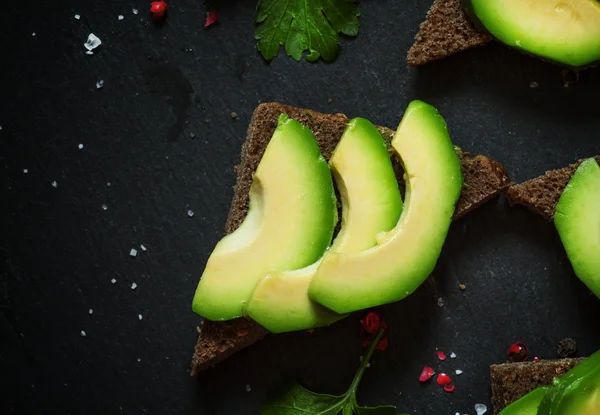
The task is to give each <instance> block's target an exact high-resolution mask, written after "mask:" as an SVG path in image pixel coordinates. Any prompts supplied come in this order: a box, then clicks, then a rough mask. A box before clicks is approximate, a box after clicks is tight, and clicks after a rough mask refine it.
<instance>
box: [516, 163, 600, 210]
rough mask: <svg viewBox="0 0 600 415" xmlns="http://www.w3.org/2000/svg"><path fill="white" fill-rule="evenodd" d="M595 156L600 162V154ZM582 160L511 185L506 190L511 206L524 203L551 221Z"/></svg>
mask: <svg viewBox="0 0 600 415" xmlns="http://www.w3.org/2000/svg"><path fill="white" fill-rule="evenodd" d="M595 158H596V161H597V162H598V163H599V164H600V156H596V157H595ZM582 162H583V160H579V161H577V162H575V163H573V164H570V165H569V166H567V167H563V168H562V169H556V170H550V171H547V172H546V173H545V174H544V175H542V176H540V177H536V178H535V179H531V180H527V181H526V182H523V183H519V184H515V185H513V186H511V187H509V188H508V189H507V191H506V197H507V198H508V202H509V203H510V205H511V206H514V205H523V206H525V207H527V208H528V209H530V210H532V211H533V212H535V213H537V214H538V215H540V216H542V217H543V218H544V219H546V220H547V221H551V220H552V219H553V218H554V212H555V210H556V204H557V203H558V200H559V199H560V196H561V195H562V192H563V190H565V187H566V186H567V183H569V180H571V177H573V174H574V173H575V170H577V167H579V165H580V164H581V163H582Z"/></svg>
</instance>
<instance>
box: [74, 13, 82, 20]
mask: <svg viewBox="0 0 600 415" xmlns="http://www.w3.org/2000/svg"><path fill="white" fill-rule="evenodd" d="M73 17H74V18H75V20H79V19H81V16H80V15H78V14H76V15H75V16H73Z"/></svg>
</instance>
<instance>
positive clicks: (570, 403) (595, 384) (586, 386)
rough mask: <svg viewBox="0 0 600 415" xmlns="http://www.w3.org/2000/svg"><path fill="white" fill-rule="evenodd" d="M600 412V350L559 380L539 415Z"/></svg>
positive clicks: (594, 414)
mask: <svg viewBox="0 0 600 415" xmlns="http://www.w3.org/2000/svg"><path fill="white" fill-rule="evenodd" d="M599 413H600V351H597V352H596V353H594V354H593V355H592V356H590V357H588V358H587V359H585V360H583V361H582V362H581V363H579V364H578V365H577V366H575V367H574V368H573V369H571V370H569V371H568V372H567V373H565V374H564V375H562V376H560V377H558V378H555V379H554V382H553V386H552V387H551V388H550V389H549V390H548V393H546V395H545V396H544V398H543V400H542V403H541V404H540V407H539V409H538V415H597V414H599Z"/></svg>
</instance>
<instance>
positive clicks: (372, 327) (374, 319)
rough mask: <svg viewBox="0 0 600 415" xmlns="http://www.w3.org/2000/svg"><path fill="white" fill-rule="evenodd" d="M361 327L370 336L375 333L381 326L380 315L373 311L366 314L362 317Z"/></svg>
mask: <svg viewBox="0 0 600 415" xmlns="http://www.w3.org/2000/svg"><path fill="white" fill-rule="evenodd" d="M363 327H364V328H365V331H366V332H367V333H369V334H370V335H371V336H374V335H376V334H377V332H378V331H379V329H380V328H381V317H379V314H377V313H376V312H374V311H371V312H370V313H369V314H367V315H366V316H365V318H364V319H363Z"/></svg>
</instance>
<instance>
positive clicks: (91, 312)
mask: <svg viewBox="0 0 600 415" xmlns="http://www.w3.org/2000/svg"><path fill="white" fill-rule="evenodd" d="M88 313H89V314H90V316H91V315H92V314H94V310H92V309H91V308H90V311H88Z"/></svg>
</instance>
